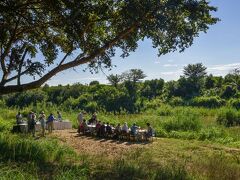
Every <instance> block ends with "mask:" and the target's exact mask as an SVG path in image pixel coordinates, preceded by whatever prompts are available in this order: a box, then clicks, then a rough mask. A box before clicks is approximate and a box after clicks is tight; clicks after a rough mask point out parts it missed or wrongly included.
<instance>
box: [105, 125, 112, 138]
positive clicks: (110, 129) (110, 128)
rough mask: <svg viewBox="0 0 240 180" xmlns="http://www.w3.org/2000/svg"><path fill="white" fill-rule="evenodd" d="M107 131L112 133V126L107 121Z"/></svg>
mask: <svg viewBox="0 0 240 180" xmlns="http://www.w3.org/2000/svg"><path fill="white" fill-rule="evenodd" d="M106 132H107V134H108V135H109V134H112V127H111V126H110V125H109V123H107V126H106Z"/></svg>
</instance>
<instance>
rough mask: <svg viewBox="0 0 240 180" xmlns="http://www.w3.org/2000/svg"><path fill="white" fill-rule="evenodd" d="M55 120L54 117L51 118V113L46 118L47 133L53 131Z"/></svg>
mask: <svg viewBox="0 0 240 180" xmlns="http://www.w3.org/2000/svg"><path fill="white" fill-rule="evenodd" d="M54 120H55V118H54V116H53V113H51V114H50V115H49V116H48V120H47V125H48V132H49V133H52V131H53V121H54Z"/></svg>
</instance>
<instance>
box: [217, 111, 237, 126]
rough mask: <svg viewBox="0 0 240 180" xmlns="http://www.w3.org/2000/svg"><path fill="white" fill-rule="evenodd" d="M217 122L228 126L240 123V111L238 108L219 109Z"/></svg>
mask: <svg viewBox="0 0 240 180" xmlns="http://www.w3.org/2000/svg"><path fill="white" fill-rule="evenodd" d="M217 122H218V123H219V124H222V125H224V126H226V127H230V126H234V125H240V113H239V112H238V111H237V110H236V109H231V108H224V109H223V110H222V111H219V113H218V115H217Z"/></svg>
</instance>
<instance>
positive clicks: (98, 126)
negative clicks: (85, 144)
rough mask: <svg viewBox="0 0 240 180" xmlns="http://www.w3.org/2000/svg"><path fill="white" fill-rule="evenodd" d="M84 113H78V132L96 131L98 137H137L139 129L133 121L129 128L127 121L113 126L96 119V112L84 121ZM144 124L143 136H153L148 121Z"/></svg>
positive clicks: (92, 132)
mask: <svg viewBox="0 0 240 180" xmlns="http://www.w3.org/2000/svg"><path fill="white" fill-rule="evenodd" d="M84 115H85V113H83V112H81V113H79V115H78V123H79V126H78V133H83V134H85V133H88V132H89V133H91V134H94V133H96V135H97V136H98V137H113V138H114V139H119V137H121V136H122V135H125V136H128V135H129V137H130V136H133V137H137V136H138V133H139V130H140V127H139V126H137V125H136V123H133V125H132V126H131V127H130V128H129V127H128V124H127V122H125V123H124V124H123V125H122V126H121V124H120V123H118V124H117V125H116V126H115V125H114V124H110V123H109V122H107V123H105V122H101V121H99V120H98V119H97V114H96V112H95V113H93V115H92V117H91V119H89V120H88V121H86V119H85V118H84ZM146 125H147V129H146V130H145V131H144V133H143V134H144V137H145V138H146V139H148V138H150V137H152V136H153V134H154V132H153V128H152V126H151V125H150V123H147V124H146Z"/></svg>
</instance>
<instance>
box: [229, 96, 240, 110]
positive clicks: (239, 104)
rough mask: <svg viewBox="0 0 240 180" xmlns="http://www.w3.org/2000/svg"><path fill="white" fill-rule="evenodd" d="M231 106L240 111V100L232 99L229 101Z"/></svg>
mask: <svg viewBox="0 0 240 180" xmlns="http://www.w3.org/2000/svg"><path fill="white" fill-rule="evenodd" d="M229 103H230V105H231V106H232V107H234V108H236V109H240V98H239V99H231V100H230V101H229Z"/></svg>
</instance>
